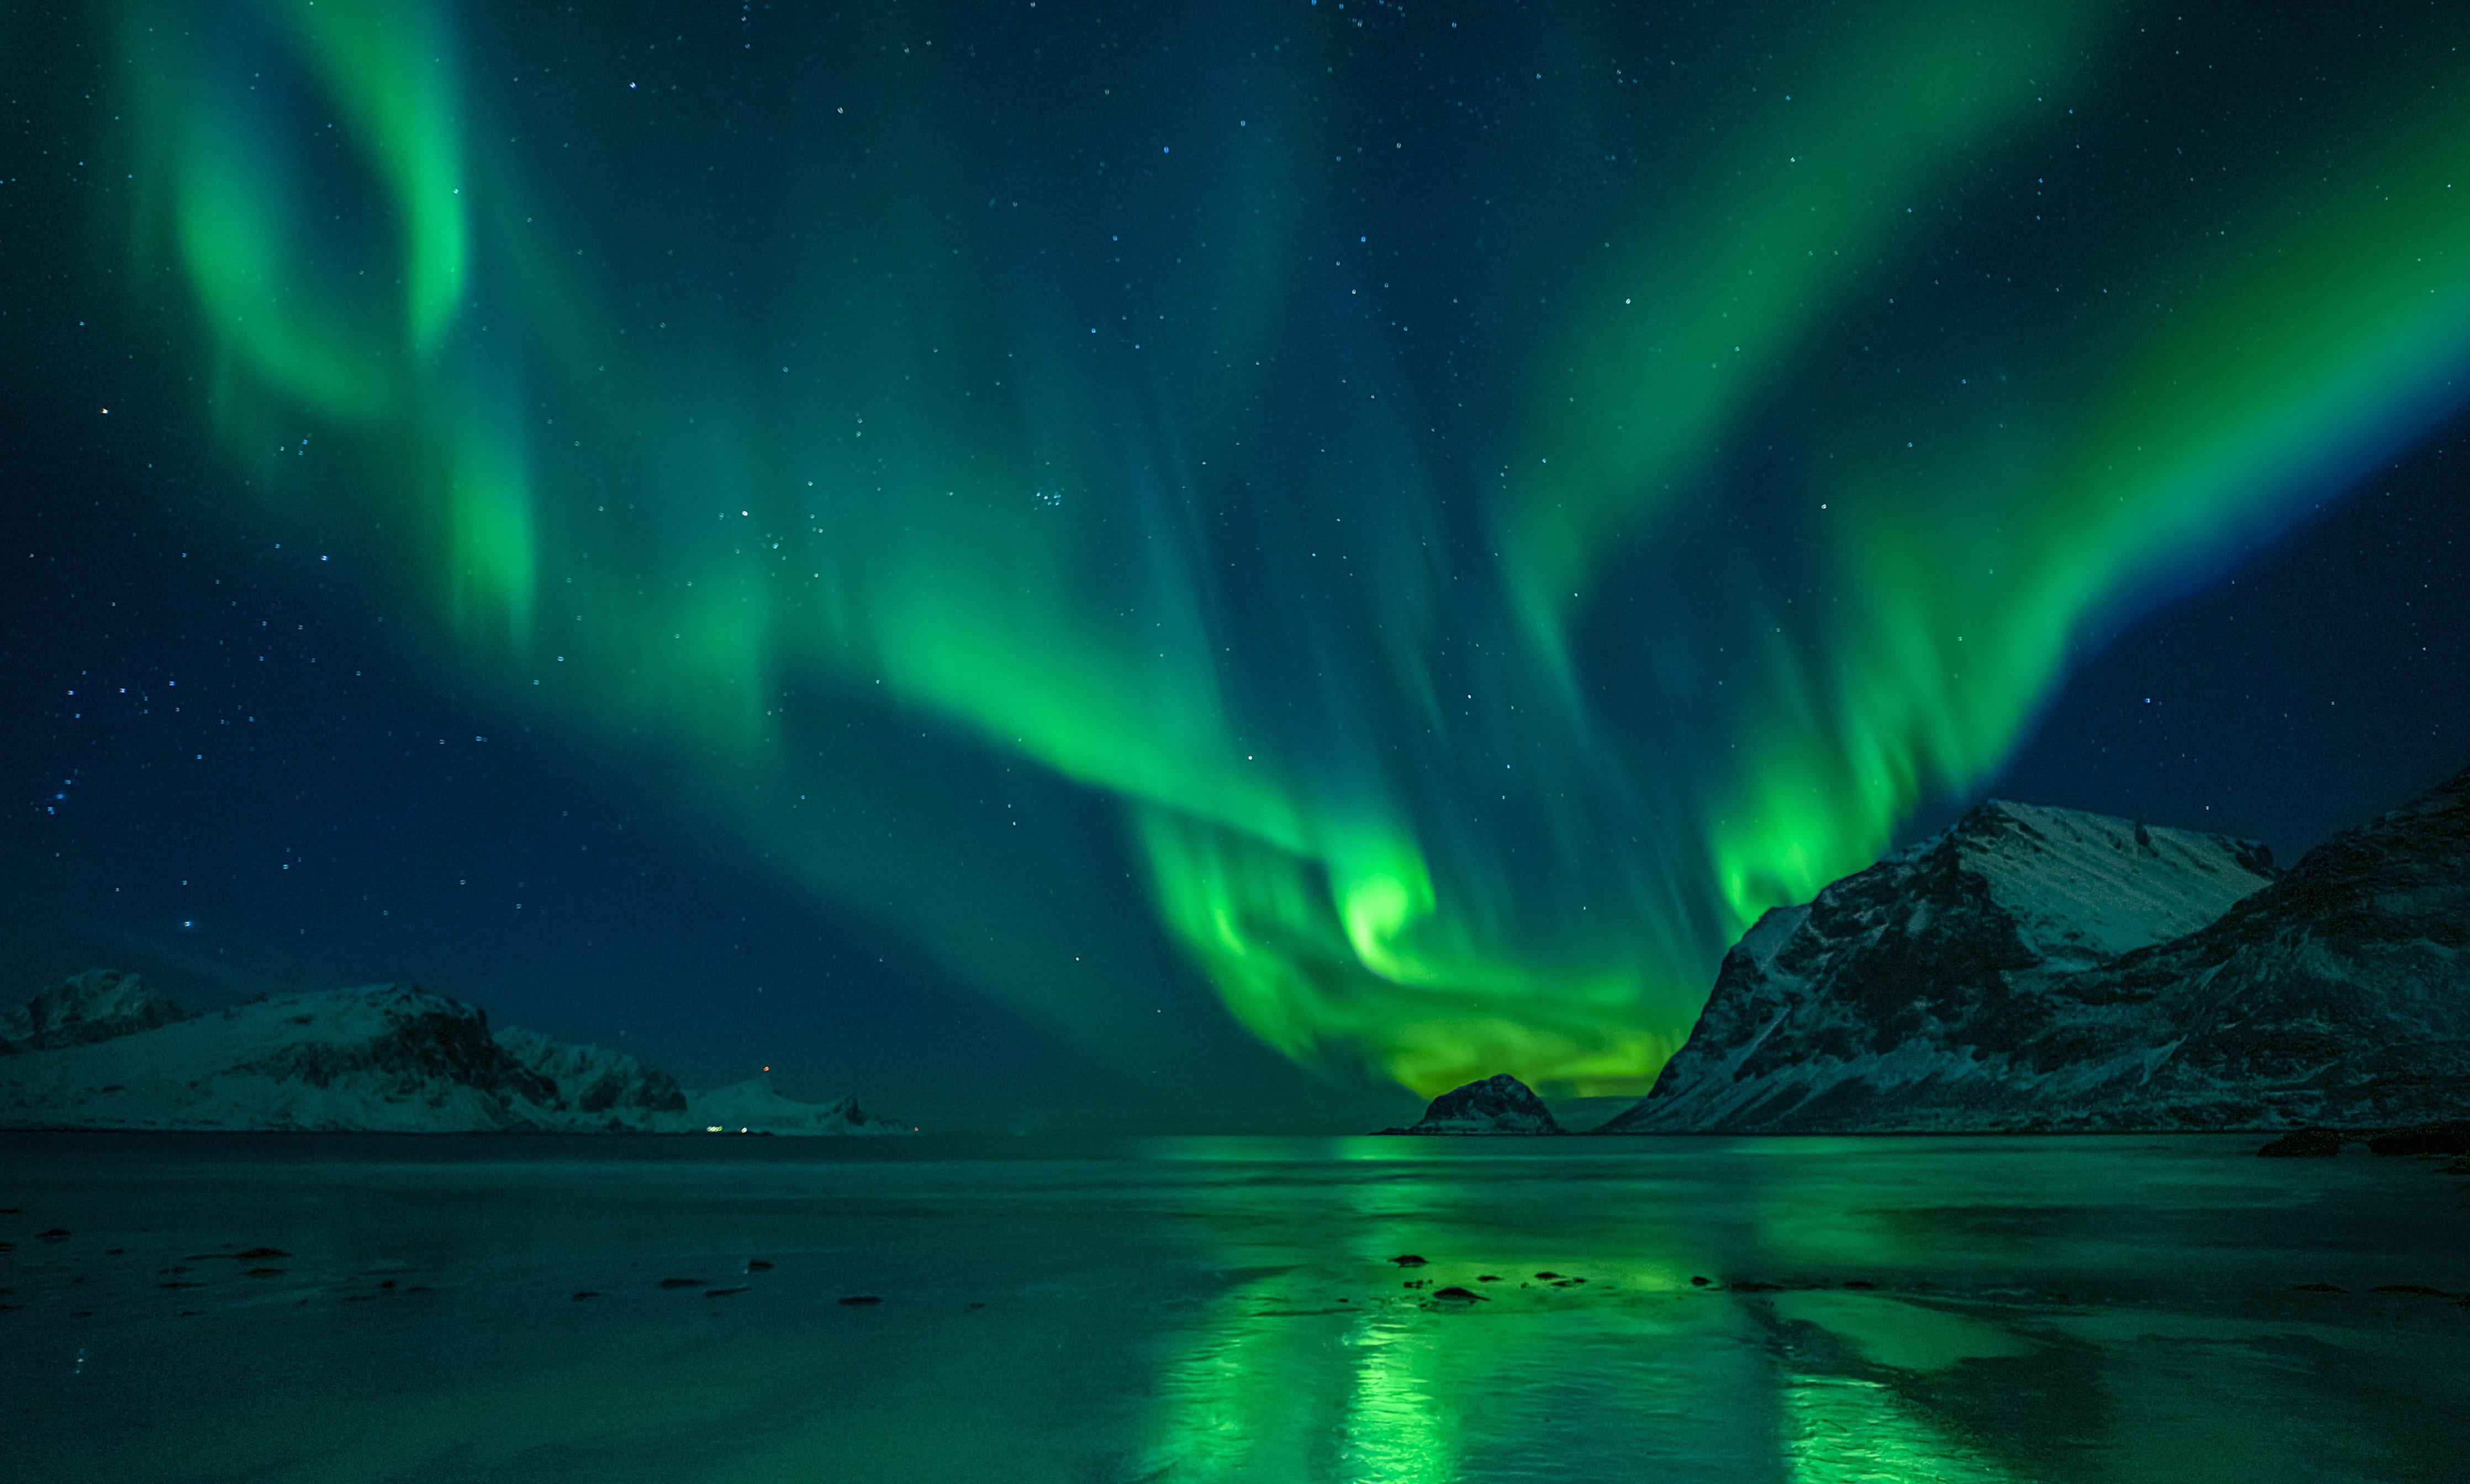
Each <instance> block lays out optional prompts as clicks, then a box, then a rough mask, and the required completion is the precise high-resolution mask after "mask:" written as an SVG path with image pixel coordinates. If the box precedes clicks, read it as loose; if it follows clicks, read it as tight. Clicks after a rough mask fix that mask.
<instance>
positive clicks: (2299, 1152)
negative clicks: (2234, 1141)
mask: <svg viewBox="0 0 2470 1484" xmlns="http://www.w3.org/2000/svg"><path fill="white" fill-rule="evenodd" d="M2348 1142H2349V1141H2347V1140H2345V1139H2343V1138H2342V1135H2341V1134H2340V1133H2338V1132H2336V1131H2335V1130H2333V1129H2330V1128H2294V1129H2292V1130H2290V1132H2288V1133H2286V1134H2283V1135H2282V1136H2281V1137H2280V1138H2278V1139H2275V1140H2273V1141H2272V1143H2271V1144H2268V1145H2266V1146H2265V1147H2264V1148H2260V1149H2258V1150H2256V1151H2255V1152H2256V1153H2257V1154H2258V1155H2260V1156H2262V1157H2263V1158H2266V1159H2294V1158H2295V1159H2327V1158H2330V1157H2331V1156H2333V1155H2335V1154H2339V1153H2341V1152H2342V1145H2343V1144H2346V1143H2348Z"/></svg>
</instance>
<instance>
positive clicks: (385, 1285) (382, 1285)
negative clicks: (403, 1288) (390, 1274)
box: [378, 1278, 394, 1288]
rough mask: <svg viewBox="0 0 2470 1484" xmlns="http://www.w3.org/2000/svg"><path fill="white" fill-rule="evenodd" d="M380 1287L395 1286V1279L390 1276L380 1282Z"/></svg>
mask: <svg viewBox="0 0 2470 1484" xmlns="http://www.w3.org/2000/svg"><path fill="white" fill-rule="evenodd" d="M378 1287H381V1288H391V1287H394V1280H393V1279H391V1278H389V1279H387V1280H386V1281H385V1282H384V1283H382V1284H379V1285H378Z"/></svg>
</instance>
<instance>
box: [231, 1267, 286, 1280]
mask: <svg viewBox="0 0 2470 1484" xmlns="http://www.w3.org/2000/svg"><path fill="white" fill-rule="evenodd" d="M241 1276H242V1277H244V1278H280V1277H282V1276H283V1269H282V1268H279V1267H252V1268H250V1269H249V1270H248V1271H247V1272H245V1273H243V1274H242V1275H241Z"/></svg>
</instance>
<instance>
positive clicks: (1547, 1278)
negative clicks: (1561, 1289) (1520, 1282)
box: [1535, 1270, 1561, 1283]
mask: <svg viewBox="0 0 2470 1484" xmlns="http://www.w3.org/2000/svg"><path fill="white" fill-rule="evenodd" d="M1560 1276H1561V1275H1560V1274H1559V1273H1556V1272H1551V1271H1549V1270H1548V1271H1545V1272H1540V1273H1537V1274H1536V1275H1535V1279H1536V1281H1537V1282H1538V1283H1550V1282H1551V1281H1552V1280H1553V1279H1555V1278H1558V1277H1560Z"/></svg>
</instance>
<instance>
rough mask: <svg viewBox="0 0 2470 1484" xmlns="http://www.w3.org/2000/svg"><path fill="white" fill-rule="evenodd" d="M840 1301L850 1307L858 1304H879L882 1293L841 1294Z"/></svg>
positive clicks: (881, 1299)
mask: <svg viewBox="0 0 2470 1484" xmlns="http://www.w3.org/2000/svg"><path fill="white" fill-rule="evenodd" d="M841 1302H842V1303H844V1304H847V1305H850V1306H851V1307H852V1308H854V1307H856V1306H857V1305H860V1304H880V1303H882V1302H883V1295H881V1294H879V1293H851V1294H845V1295H843V1296H842V1298H841Z"/></svg>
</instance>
